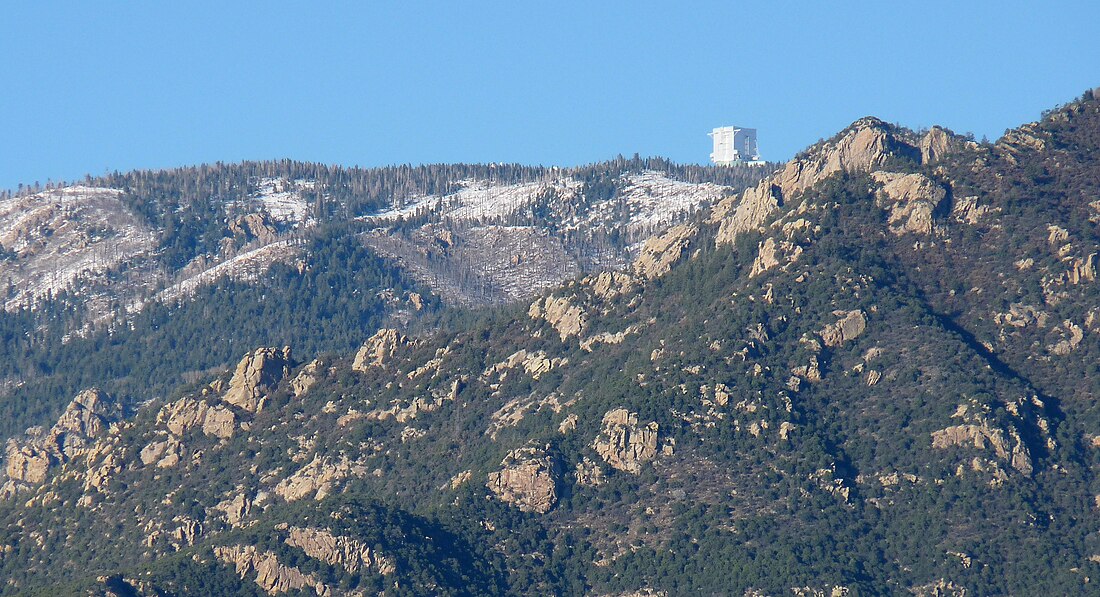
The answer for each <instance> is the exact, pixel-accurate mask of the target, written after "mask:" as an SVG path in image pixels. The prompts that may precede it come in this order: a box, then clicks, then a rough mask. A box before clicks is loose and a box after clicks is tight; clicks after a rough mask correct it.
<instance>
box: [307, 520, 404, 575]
mask: <svg viewBox="0 0 1100 597" xmlns="http://www.w3.org/2000/svg"><path fill="white" fill-rule="evenodd" d="M286 544H287V545H289V546H291V547H297V548H299V549H301V550H302V551H304V552H306V555H308V556H309V557H311V558H314V559H316V560H320V561H322V562H325V563H327V564H331V565H333V566H339V567H341V568H343V569H344V570H347V571H348V572H349V573H351V574H358V573H359V572H360V571H367V570H369V571H372V572H375V573H378V574H382V575H387V574H393V573H394V572H395V571H396V568H395V567H394V565H393V563H392V562H390V561H389V560H388V559H387V558H385V557H383V556H381V555H379V554H377V553H375V552H374V551H373V550H371V548H370V547H367V546H366V545H364V544H362V543H360V542H359V541H356V540H355V539H352V538H350V537H342V536H339V535H333V534H332V533H331V532H329V531H327V530H324V529H311V528H302V527H290V530H289V535H288V536H287V538H286Z"/></svg>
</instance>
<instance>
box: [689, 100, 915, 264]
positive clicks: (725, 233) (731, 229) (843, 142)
mask: <svg viewBox="0 0 1100 597" xmlns="http://www.w3.org/2000/svg"><path fill="white" fill-rule="evenodd" d="M918 151H919V150H918V149H917V148H916V147H914V146H913V145H911V144H910V143H908V142H907V141H905V140H903V139H900V138H898V137H897V136H896V135H895V134H894V133H893V132H891V130H890V127H889V126H888V125H887V124H886V123H884V122H882V121H881V120H879V119H877V118H870V117H868V118H862V119H860V120H857V121H856V122H854V123H853V124H852V125H851V126H850V127H848V129H846V130H845V131H844V132H843V133H842V134H841V135H840V137H839V138H838V139H837V140H835V141H829V142H826V143H824V144H822V145H819V146H816V147H814V148H812V149H811V150H810V151H809V152H808V153H807V154H805V155H802V156H799V157H796V158H795V159H793V160H791V161H790V162H788V163H787V165H786V167H784V168H783V169H782V170H780V171H778V172H776V173H775V174H772V175H771V176H769V177H767V178H765V179H764V180H763V181H761V182H760V184H759V185H757V186H756V187H753V188H751V189H748V190H746V191H745V192H744V193H742V195H741V197H734V198H729V199H724V200H722V201H721V202H719V203H718V205H716V206H715V208H714V210H713V211H712V212H711V216H710V221H711V222H721V226H720V227H719V229H718V235H717V237H716V239H715V243H716V244H717V245H719V246H721V245H723V244H733V242H734V241H735V240H736V239H737V237H738V235H740V234H742V233H744V232H746V231H749V230H753V229H756V228H758V227H760V226H762V225H763V224H764V223H765V222H766V221H767V219H768V217H770V216H771V215H772V214H773V213H775V212H776V211H777V210H778V209H779V206H780V205H781V204H782V203H783V202H785V201H788V200H790V199H791V198H793V197H794V196H795V195H797V194H798V193H801V192H802V191H804V190H806V189H808V188H810V187H812V186H813V185H815V184H817V183H818V182H820V181H822V180H824V179H826V178H828V177H829V176H832V175H833V174H836V173H837V172H841V171H843V172H871V171H873V170H875V169H876V168H879V167H881V166H882V165H884V164H885V163H886V162H887V160H889V159H890V158H891V157H893V156H896V155H913V154H916V153H917V152H918Z"/></svg>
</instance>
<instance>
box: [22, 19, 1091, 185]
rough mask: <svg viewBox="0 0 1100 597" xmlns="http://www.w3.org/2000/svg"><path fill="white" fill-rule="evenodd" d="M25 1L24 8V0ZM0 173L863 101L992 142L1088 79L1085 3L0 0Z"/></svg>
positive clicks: (808, 109)
mask: <svg viewBox="0 0 1100 597" xmlns="http://www.w3.org/2000/svg"><path fill="white" fill-rule="evenodd" d="M19 5H22V6H19ZM0 23H3V32H2V34H0V52H2V54H0V55H2V56H3V58H2V59H0V81H2V83H3V91H2V92H0V134H2V136H3V139H2V140H0V188H15V187H16V185H17V184H19V183H27V184H33V183H34V182H35V181H40V182H42V183H43V184H45V183H46V181H47V180H50V179H52V180H55V181H56V180H73V179H77V178H80V177H82V176H83V175H84V174H85V173H91V174H101V173H103V172H105V171H107V170H130V169H135V168H165V167H172V166H179V165H189V164H197V163H202V162H213V161H219V160H220V161H238V160H245V159H269V158H284V157H286V158H293V159H298V160H309V161H320V162H326V163H334V164H344V165H362V166H375V165H386V164H394V163H414V164H419V163H432V162H488V161H505V162H521V163H528V164H544V165H563V166H565V165H575V164H582V163H588V162H592V161H598V160H602V159H607V158H611V157H614V156H615V155H616V154H623V155H626V156H630V155H632V154H634V153H635V152H637V153H640V154H641V155H643V156H647V155H661V156H666V157H669V158H672V159H673V160H676V161H679V162H692V163H698V162H705V161H706V160H707V157H708V153H709V151H710V145H709V143H710V140H709V139H708V137H707V136H706V133H707V132H708V131H710V129H711V128H713V127H715V126H722V125H728V124H736V125H740V126H749V127H755V128H757V129H758V130H759V145H760V150H761V152H762V154H763V156H764V157H765V158H767V159H772V160H780V159H787V158H789V157H790V156H791V155H793V154H794V153H795V152H797V151H798V150H800V149H802V148H803V147H805V146H806V145H808V144H810V143H813V142H814V141H816V140H818V139H819V138H822V137H828V136H831V135H832V134H833V133H835V132H836V131H838V130H839V129H841V128H843V127H844V126H846V125H847V124H849V123H850V122H851V121H853V120H855V119H857V118H859V117H861V116H865V115H876V116H879V117H880V118H883V119H885V120H888V121H891V122H898V123H901V124H903V125H906V126H910V127H914V128H917V127H922V126H930V125H932V124H942V125H944V126H947V127H949V128H952V129H954V130H955V131H957V132H968V131H969V132H973V133H974V134H975V135H977V136H978V137H979V138H981V137H982V136H988V137H989V138H990V139H995V138H997V137H998V136H1000V135H1001V134H1002V133H1003V132H1004V130H1005V129H1006V128H1009V127H1013V126H1016V125H1018V124H1020V123H1022V122H1027V121H1030V120H1035V119H1037V118H1038V117H1039V116H1040V113H1041V112H1042V110H1044V109H1046V108H1050V107H1053V106H1055V105H1057V104H1060V103H1064V102H1067V101H1070V100H1071V99H1073V98H1075V97H1077V96H1079V95H1080V94H1081V93H1082V92H1083V91H1084V90H1085V89H1087V88H1090V87H1094V86H1100V27H1098V24H1100V2H1096V1H1095V0H1092V1H1089V2H1084V1H1082V2H1053V1H1052V2H1013V1H1000V2H969V1H953V2H891V1H886V2H882V1H879V2H840V1H833V2H825V1H815V2H782V1H766V0H757V1H755V2H740V1H726V2H671V1H664V2H649V1H644V0H632V1H629V2H618V1H603V0H587V1H582V2H573V1H569V0H556V1H554V2H522V1H516V0H504V1H499V2H482V1H454V0H451V1H447V2H442V1H440V2H417V1H402V2H395V1H387V2H383V1H366V0H364V1H360V2H346V3H338V2H320V1H318V2H279V1H272V0H269V1H264V2H236V1H233V0H221V1H219V2H199V1H187V2H147V1H146V2H120V1H116V2H111V1H107V0H104V1H103V2H86V1H81V2H51V1H48V0H43V1H40V2H16V1H14V0H13V1H10V2H3V6H2V7H0Z"/></svg>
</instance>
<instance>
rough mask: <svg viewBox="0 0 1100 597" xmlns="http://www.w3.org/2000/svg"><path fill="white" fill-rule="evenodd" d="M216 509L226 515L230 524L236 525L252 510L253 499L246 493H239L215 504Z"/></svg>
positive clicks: (226, 519)
mask: <svg viewBox="0 0 1100 597" xmlns="http://www.w3.org/2000/svg"><path fill="white" fill-rule="evenodd" d="M214 510H217V511H218V512H221V513H222V514H224V515H225V521H226V522H228V523H229V526H232V527H236V526H239V525H240V524H241V521H242V520H244V519H245V518H247V517H248V515H249V514H250V513H251V512H252V500H250V499H248V496H247V495H245V494H244V493H238V494H237V495H235V496H233V497H232V498H230V499H227V500H223V501H221V502H219V503H218V504H217V505H216V506H214Z"/></svg>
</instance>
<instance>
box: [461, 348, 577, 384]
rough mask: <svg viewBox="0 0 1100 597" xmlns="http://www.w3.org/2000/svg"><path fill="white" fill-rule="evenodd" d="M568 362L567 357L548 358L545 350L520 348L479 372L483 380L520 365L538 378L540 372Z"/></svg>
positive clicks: (534, 377) (532, 376) (542, 372)
mask: <svg viewBox="0 0 1100 597" xmlns="http://www.w3.org/2000/svg"><path fill="white" fill-rule="evenodd" d="M568 364H569V359H566V358H549V357H547V356H546V352H545V351H542V350H540V351H537V352H527V350H526V349H520V350H519V351H517V352H515V353H513V354H512V355H510V356H509V357H508V358H506V359H504V360H503V361H501V362H499V363H495V364H493V365H490V366H489V367H487V368H486V369H485V371H483V372H482V373H481V378H482V379H483V380H489V379H491V378H493V377H494V376H495V375H496V374H498V373H506V372H507V371H509V370H511V369H514V368H516V367H519V366H522V367H523V370H524V371H525V372H526V373H527V374H528V375H530V376H531V378H532V379H538V378H539V377H540V376H541V375H542V374H544V373H546V372H548V371H551V370H553V369H556V368H558V367H561V366H562V365H568ZM501 377H503V376H501Z"/></svg>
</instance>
